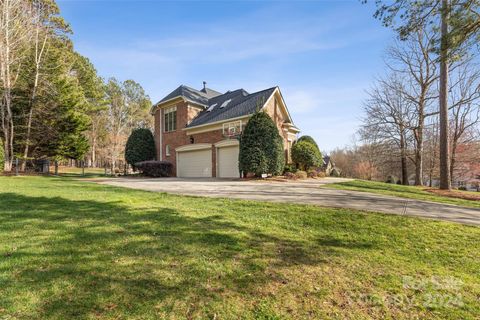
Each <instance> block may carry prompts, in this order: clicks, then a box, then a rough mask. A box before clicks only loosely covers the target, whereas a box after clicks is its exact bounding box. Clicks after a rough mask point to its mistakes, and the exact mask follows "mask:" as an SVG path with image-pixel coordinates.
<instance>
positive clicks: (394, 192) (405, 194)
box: [324, 180, 480, 208]
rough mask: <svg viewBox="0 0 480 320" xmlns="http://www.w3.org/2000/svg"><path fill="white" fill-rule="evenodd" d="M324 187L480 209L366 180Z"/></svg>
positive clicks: (469, 202) (473, 203)
mask: <svg viewBox="0 0 480 320" xmlns="http://www.w3.org/2000/svg"><path fill="white" fill-rule="evenodd" d="M324 187H325V188H333V189H340V190H352V191H364V192H372V193H378V194H384V195H389V196H396V197H401V198H409V199H418V200H426V201H433V202H441V203H447V204H455V205H459V206H466V207H474V208H480V201H475V200H466V199H459V198H452V197H444V196H440V195H436V194H433V193H431V192H428V191H426V190H425V187H415V186H402V185H397V184H391V183H385V182H377V181H366V180H353V181H347V182H339V183H333V184H328V185H325V186H324ZM463 192H465V193H470V192H467V191H463Z"/></svg>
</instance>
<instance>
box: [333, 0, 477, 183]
mask: <svg viewBox="0 0 480 320" xmlns="http://www.w3.org/2000/svg"><path fill="white" fill-rule="evenodd" d="M385 3H386V2H385ZM385 3H384V2H383V1H379V2H377V6H378V11H377V12H376V17H377V18H380V19H381V20H382V21H383V23H384V24H385V25H386V26H392V27H394V29H395V30H396V31H397V32H398V33H397V34H398V39H397V40H396V41H395V43H394V44H393V45H392V46H391V47H390V48H388V49H387V51H386V54H385V70H386V71H385V74H383V75H381V76H380V77H378V78H377V79H376V81H375V82H374V84H373V85H372V86H371V88H370V89H369V90H368V98H367V99H366V101H365V102H364V105H363V109H364V117H363V120H362V122H363V124H362V127H361V129H360V130H359V137H360V140H361V142H362V146H361V147H354V148H351V149H350V150H336V151H335V152H334V153H333V155H332V156H333V158H334V160H335V161H336V162H337V165H339V166H340V164H339V162H340V163H341V162H345V159H346V158H350V160H352V161H353V162H351V163H350V165H348V164H347V163H345V165H346V167H345V168H343V169H344V174H345V175H347V174H350V175H351V176H354V177H360V178H365V179H379V180H386V179H388V177H389V176H395V177H398V178H399V180H400V182H401V183H402V184H409V180H413V182H414V184H415V185H423V184H425V183H427V184H432V183H433V181H439V182H440V186H441V187H443V188H449V187H450V185H451V183H452V182H454V181H455V180H460V178H464V177H463V176H464V175H465V174H466V173H465V169H464V168H465V166H466V165H467V164H471V163H472V164H475V163H478V162H480V126H479V120H480V66H479V64H478V45H477V42H476V41H478V31H479V30H480V10H479V8H480V1H478V0H465V1H457V0H442V1H421V2H418V1H403V0H397V1H393V2H392V1H390V2H388V3H386V4H385ZM467 171H468V170H467ZM445 178H447V179H448V181H447V182H448V183H444V179H445ZM474 178H475V177H472V179H474Z"/></svg>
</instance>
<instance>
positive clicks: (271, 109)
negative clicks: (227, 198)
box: [155, 99, 290, 177]
mask: <svg viewBox="0 0 480 320" xmlns="http://www.w3.org/2000/svg"><path fill="white" fill-rule="evenodd" d="M176 106H177V130H175V131H173V132H163V133H162V134H163V137H162V146H161V148H162V154H163V157H162V159H160V148H159V144H160V142H159V140H160V139H159V138H160V136H159V135H160V132H159V128H160V127H159V125H160V121H162V120H163V117H162V116H163V110H162V109H158V110H157V111H156V112H155V144H156V146H157V159H159V160H165V161H169V162H171V163H172V164H173V174H174V175H176V174H177V170H176V152H175V149H176V148H178V147H181V146H184V145H187V144H191V141H190V137H193V141H194V143H211V144H212V175H213V176H214V177H215V176H216V154H215V153H216V152H215V151H216V150H215V147H214V146H213V144H215V143H217V142H219V141H222V140H224V139H225V138H224V137H223V135H222V130H215V131H210V132H203V133H198V134H193V135H187V134H186V132H185V130H182V129H183V128H185V127H186V126H187V124H188V123H189V122H190V121H192V120H193V118H195V116H196V115H197V114H198V113H199V112H200V109H198V108H195V107H191V106H188V104H187V103H185V102H179V103H177V104H176ZM265 110H266V112H267V113H268V114H269V115H270V117H271V118H272V119H273V121H274V122H275V123H276V125H277V127H278V129H279V133H280V135H281V136H282V137H283V138H284V148H285V154H286V157H287V159H288V153H289V152H290V151H289V150H288V148H289V147H288V146H289V145H288V135H287V133H286V132H284V131H283V129H282V124H283V122H284V121H285V120H286V119H285V116H284V115H283V114H282V112H281V110H280V106H279V105H278V104H277V103H276V99H272V100H271V101H269V103H268V105H267V106H266V107H265ZM162 130H163V122H162ZM167 145H169V146H170V156H167V155H166V152H165V148H166V146H167Z"/></svg>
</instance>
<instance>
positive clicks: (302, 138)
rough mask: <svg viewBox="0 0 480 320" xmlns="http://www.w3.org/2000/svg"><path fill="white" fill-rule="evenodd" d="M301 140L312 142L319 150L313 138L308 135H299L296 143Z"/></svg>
mask: <svg viewBox="0 0 480 320" xmlns="http://www.w3.org/2000/svg"><path fill="white" fill-rule="evenodd" d="M302 141H306V142H310V143H311V144H313V145H314V146H315V147H316V148H317V150H318V151H319V152H320V148H319V147H318V144H317V143H316V142H315V140H314V139H313V138H312V137H310V136H301V137H300V138H298V139H297V141H296V143H299V142H302Z"/></svg>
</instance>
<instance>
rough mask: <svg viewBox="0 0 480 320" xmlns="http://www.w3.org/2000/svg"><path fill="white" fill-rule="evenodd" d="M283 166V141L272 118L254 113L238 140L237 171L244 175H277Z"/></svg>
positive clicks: (262, 113) (260, 113) (261, 113)
mask: <svg viewBox="0 0 480 320" xmlns="http://www.w3.org/2000/svg"><path fill="white" fill-rule="evenodd" d="M284 166H285V153H284V149H283V139H282V137H281V136H280V134H279V133H278V128H277V126H276V125H275V123H274V122H273V120H272V118H270V116H269V115H268V114H266V113H265V112H257V113H255V114H254V115H253V116H252V117H251V118H250V120H249V121H248V123H247V125H246V126H245V130H244V131H243V134H242V137H241V139H240V155H239V169H240V171H241V172H243V173H244V174H247V173H253V174H255V175H256V176H260V175H262V174H263V173H267V174H272V175H279V174H281V173H282V171H283V168H284Z"/></svg>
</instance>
